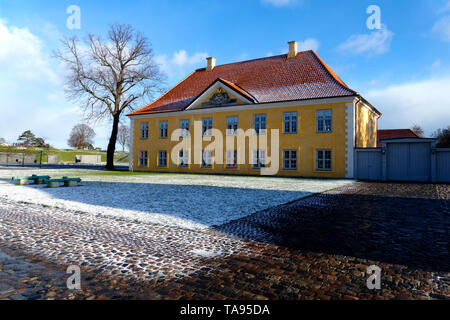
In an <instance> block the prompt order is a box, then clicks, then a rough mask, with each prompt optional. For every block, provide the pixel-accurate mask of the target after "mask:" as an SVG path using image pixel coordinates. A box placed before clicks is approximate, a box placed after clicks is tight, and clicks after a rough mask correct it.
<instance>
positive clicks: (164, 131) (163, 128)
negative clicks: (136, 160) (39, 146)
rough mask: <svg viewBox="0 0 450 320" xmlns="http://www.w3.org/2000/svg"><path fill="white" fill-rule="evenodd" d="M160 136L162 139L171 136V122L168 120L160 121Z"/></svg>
mask: <svg viewBox="0 0 450 320" xmlns="http://www.w3.org/2000/svg"><path fill="white" fill-rule="evenodd" d="M159 137H160V138H161V139H167V138H169V123H168V122H167V121H161V122H160V123H159Z"/></svg>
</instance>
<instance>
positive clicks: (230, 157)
mask: <svg viewBox="0 0 450 320" xmlns="http://www.w3.org/2000/svg"><path fill="white" fill-rule="evenodd" d="M227 168H228V169H235V168H237V150H227Z"/></svg>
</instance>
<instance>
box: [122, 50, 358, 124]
mask: <svg viewBox="0 0 450 320" xmlns="http://www.w3.org/2000/svg"><path fill="white" fill-rule="evenodd" d="M217 79H221V80H223V81H225V82H227V83H228V84H229V85H230V86H232V87H233V88H235V89H237V90H239V91H240V92H241V93H242V92H243V93H245V95H250V96H252V97H254V98H255V99H256V100H257V101H258V103H270V102H284V101H295V100H308V99H318V98H331V97H347V96H355V95H357V92H355V91H354V90H352V89H350V88H349V87H348V86H347V85H346V84H345V83H344V82H343V81H342V80H341V79H340V78H339V77H338V76H337V75H336V74H335V73H334V72H333V71H332V70H331V69H330V68H329V67H328V66H327V65H326V64H325V63H324V62H323V60H322V59H321V58H320V57H319V56H318V55H317V54H316V53H315V52H314V51H304V52H300V53H298V54H297V56H296V57H294V58H290V59H288V58H287V55H280V56H274V57H268V58H262V59H256V60H249V61H243V62H236V63H231V64H226V65H220V66H216V67H215V68H214V69H213V70H211V71H206V69H204V68H203V69H198V70H196V71H195V72H193V73H192V74H191V75H189V76H188V77H187V78H186V79H184V80H183V81H181V82H180V83H179V84H178V85H176V86H175V87H173V88H172V89H170V90H169V91H168V92H166V93H165V94H164V95H163V96H161V97H160V98H159V99H157V100H156V101H154V102H153V103H151V104H149V105H147V106H145V107H144V108H141V109H139V110H137V111H135V112H132V113H130V114H129V115H140V114H150V113H161V112H172V111H182V110H184V109H186V108H187V107H188V106H189V104H190V103H191V102H192V101H194V100H195V99H196V98H197V97H198V96H199V95H200V94H201V93H202V92H203V91H204V90H205V89H207V88H208V87H209V86H210V85H212V84H213V83H214V82H215V81H216V80H217Z"/></svg>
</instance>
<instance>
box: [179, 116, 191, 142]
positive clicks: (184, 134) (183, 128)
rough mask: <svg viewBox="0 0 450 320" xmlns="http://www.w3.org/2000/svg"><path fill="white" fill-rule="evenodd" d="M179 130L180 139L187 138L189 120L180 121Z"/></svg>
mask: <svg viewBox="0 0 450 320" xmlns="http://www.w3.org/2000/svg"><path fill="white" fill-rule="evenodd" d="M180 129H181V134H180V137H181V138H186V137H189V120H181V121H180Z"/></svg>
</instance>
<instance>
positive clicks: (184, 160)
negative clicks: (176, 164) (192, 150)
mask: <svg viewBox="0 0 450 320" xmlns="http://www.w3.org/2000/svg"><path fill="white" fill-rule="evenodd" d="M179 160H180V167H188V166H189V152H188V151H186V150H181V151H180V159H179Z"/></svg>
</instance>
